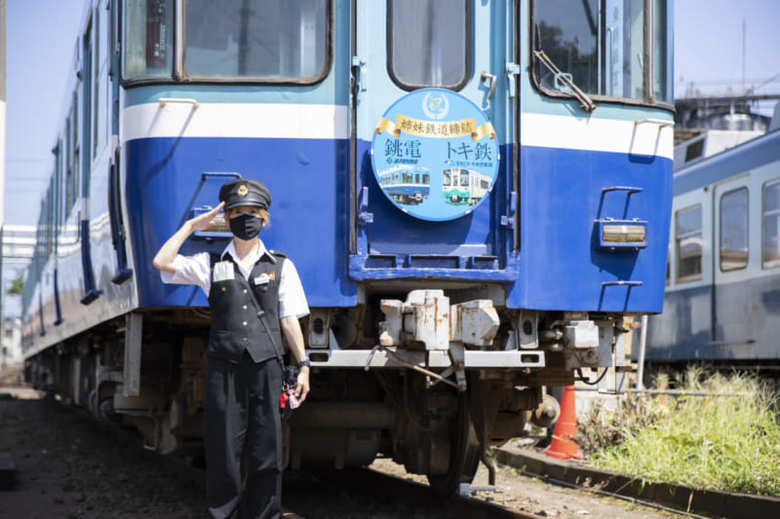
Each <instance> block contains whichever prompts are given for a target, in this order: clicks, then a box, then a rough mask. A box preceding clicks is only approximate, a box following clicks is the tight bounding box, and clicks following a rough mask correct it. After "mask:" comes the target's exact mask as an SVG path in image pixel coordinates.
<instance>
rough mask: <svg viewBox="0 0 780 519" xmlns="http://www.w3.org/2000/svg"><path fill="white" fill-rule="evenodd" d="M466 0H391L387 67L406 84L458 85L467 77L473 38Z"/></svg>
mask: <svg viewBox="0 0 780 519" xmlns="http://www.w3.org/2000/svg"><path fill="white" fill-rule="evenodd" d="M470 3H471V2H467V1H466V0H390V1H389V2H388V13H389V15H388V27H387V32H388V35H389V36H390V44H389V46H388V47H389V48H388V59H387V67H388V70H389V71H390V75H391V77H392V78H393V80H394V81H395V82H396V83H397V84H399V85H400V86H401V87H403V88H407V89H409V88H415V87H426V86H435V87H448V88H455V89H457V88H458V86H459V85H462V84H463V83H464V82H465V81H466V79H467V77H468V62H469V57H468V53H469V46H470V41H471V32H470V27H471V21H470V16H469V15H470V6H469V4H470Z"/></svg>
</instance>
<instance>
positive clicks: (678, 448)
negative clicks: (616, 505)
mask: <svg viewBox="0 0 780 519" xmlns="http://www.w3.org/2000/svg"><path fill="white" fill-rule="evenodd" d="M674 381H676V382H677V383H678V384H679V388H680V389H682V390H684V391H701V392H707V393H713V394H718V393H720V394H721V395H723V394H737V395H739V396H703V397H698V396H681V397H676V396H669V395H654V396H651V395H631V396H629V397H627V398H626V399H625V401H624V403H623V404H622V405H621V406H620V407H619V409H618V410H617V411H614V412H611V411H607V410H605V409H604V408H598V407H597V408H594V410H593V411H591V412H590V413H589V414H588V415H587V416H586V417H585V418H584V419H583V420H581V421H580V428H579V431H578V442H579V443H580V446H581V448H582V449H583V451H584V452H585V453H586V454H589V461H590V462H591V463H592V464H593V465H595V466H597V467H599V468H603V469H606V470H612V471H616V472H621V473H624V474H628V475H632V476H636V477H638V478H642V479H646V480H651V481H662V482H668V483H678V484H683V485H687V486H692V487H697V488H708V489H715V490H727V491H732V492H744V493H753V494H766V495H780V470H778V469H777V467H778V466H780V424H779V423H778V417H777V414H776V411H777V409H776V407H775V405H774V396H773V395H772V394H771V393H770V392H769V390H768V389H767V388H766V387H765V386H764V385H762V383H761V382H760V381H759V380H758V379H757V378H756V377H754V376H749V375H745V374H740V373H734V374H731V375H729V376H724V375H721V374H718V373H711V372H707V371H704V370H702V369H701V368H690V369H688V370H687V371H686V372H685V373H684V374H683V375H682V376H680V377H670V376H668V375H662V376H659V377H657V378H656V380H655V382H654V386H655V387H659V388H667V387H668V386H669V384H670V382H674Z"/></svg>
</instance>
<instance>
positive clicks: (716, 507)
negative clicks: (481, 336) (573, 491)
mask: <svg viewBox="0 0 780 519" xmlns="http://www.w3.org/2000/svg"><path fill="white" fill-rule="evenodd" d="M493 454H494V455H495V458H496V461H497V462H498V463H501V464H503V465H508V466H510V467H513V468H516V469H519V470H522V471H524V472H529V473H533V474H536V475H538V476H540V477H542V478H545V477H546V478H550V479H554V480H560V481H564V482H566V483H571V484H576V485H585V486H590V487H597V488H599V489H600V490H604V491H607V492H612V493H615V494H619V495H621V496H626V497H633V498H637V499H642V500H646V501H651V502H654V503H658V504H662V505H665V506H669V507H672V508H676V509H678V510H682V511H686V510H687V511H689V512H692V513H695V514H702V515H709V516H714V517H728V518H730V519H754V518H766V517H780V498H777V497H768V496H754V495H749V494H737V493H733V492H718V491H714V490H699V489H694V488H690V487H685V486H682V485H674V484H667V483H651V482H643V481H641V480H637V479H632V478H630V477H628V476H624V475H622V474H617V473H614V472H606V471H601V470H597V469H594V468H591V467H585V466H582V465H579V464H577V463H573V462H567V461H563V460H557V459H555V458H550V457H548V456H545V455H544V454H543V453H538V452H534V451H529V450H525V449H523V450H521V449H517V448H515V447H501V448H498V449H494V450H493Z"/></svg>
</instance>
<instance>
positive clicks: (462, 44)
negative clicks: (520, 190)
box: [350, 0, 514, 279]
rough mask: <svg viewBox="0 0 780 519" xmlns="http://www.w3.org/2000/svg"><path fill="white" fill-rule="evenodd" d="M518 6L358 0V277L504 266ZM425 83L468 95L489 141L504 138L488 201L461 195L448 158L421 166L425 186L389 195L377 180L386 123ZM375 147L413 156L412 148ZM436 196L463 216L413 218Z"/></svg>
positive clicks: (354, 238) (354, 259) (354, 263)
mask: <svg viewBox="0 0 780 519" xmlns="http://www.w3.org/2000/svg"><path fill="white" fill-rule="evenodd" d="M512 6H513V3H512V2H497V1H490V2H474V1H472V0H446V1H444V0H425V1H420V0H383V1H381V2H380V1H376V0H353V1H352V2H351V11H352V12H351V20H352V55H353V57H352V70H353V84H352V150H351V151H352V164H351V166H352V175H353V176H352V179H351V193H352V204H353V205H352V215H351V216H352V218H351V221H352V226H351V230H350V252H351V254H352V256H351V261H350V275H351V277H352V278H353V279H372V278H371V276H372V273H371V272H372V270H375V271H377V272H378V271H379V270H381V271H382V273H377V274H376V275H377V276H382V277H388V276H390V277H395V275H396V274H397V276H398V277H412V276H415V274H414V272H413V271H414V270H415V269H416V268H417V267H423V268H426V269H431V268H436V269H439V271H438V272H437V274H436V275H437V277H448V276H453V277H457V276H462V277H468V276H469V274H466V273H464V270H465V269H470V268H476V269H492V270H493V271H494V272H495V271H499V270H501V269H504V268H505V266H506V246H505V243H506V242H505V240H506V233H505V232H504V231H505V230H506V228H503V227H501V220H502V218H501V216H502V215H504V214H506V206H507V205H508V199H509V196H508V191H509V190H508V189H507V174H506V170H505V167H506V160H503V155H504V154H505V153H504V152H505V150H506V148H507V146H506V144H505V143H506V142H511V139H510V135H509V129H510V128H512V126H511V125H512V122H513V119H512V118H511V117H512V113H513V112H511V111H510V109H509V106H510V104H511V103H510V99H509V94H508V89H507V87H506V83H507V79H506V76H505V74H504V70H505V68H506V66H507V65H506V64H507V62H510V61H513V59H512V58H511V57H508V56H513V50H512V49H513V45H514V42H513V38H512V37H507V35H511V34H512V30H511V27H508V24H511V23H512V20H514V13H512V12H509V11H511V9H512ZM422 88H444V89H447V90H449V91H452V92H457V93H459V94H461V95H462V96H464V97H465V98H467V99H468V101H469V102H470V103H472V104H473V105H474V107H475V108H474V109H475V110H477V111H478V112H479V113H480V114H481V113H484V114H485V115H486V116H487V120H488V121H489V123H490V124H492V127H493V128H495V135H496V136H495V137H492V138H497V139H498V141H497V142H498V146H497V149H498V150H499V151H498V154H500V155H502V157H500V158H501V159H502V160H498V159H499V157H495V159H496V163H497V164H499V166H498V173H497V174H496V177H495V183H494V184H493V185H491V186H490V190H489V191H490V192H489V193H488V194H487V196H486V197H485V199H483V200H481V203H479V204H475V203H474V200H472V199H470V198H469V196H468V195H462V194H461V192H465V191H469V190H470V186H469V185H468V184H466V185H465V186H464V187H461V186H454V185H453V179H455V178H457V177H458V175H457V174H456V173H454V171H457V169H456V167H450V166H447V165H446V163H445V162H444V161H442V163H440V164H439V165H438V166H437V167H436V168H435V170H434V168H432V169H430V170H427V171H423V174H424V176H423V177H421V178H424V179H425V180H426V181H427V182H428V184H426V185H425V186H408V185H401V186H394V187H395V189H394V190H393V191H391V190H390V189H387V188H385V189H383V186H380V184H379V182H378V180H377V178H375V173H374V170H373V166H372V157H371V153H372V152H371V149H372V139H373V137H374V134H375V132H376V133H379V130H378V124H379V123H380V119H382V118H383V114H385V113H386V111H387V110H388V109H389V107H390V106H391V105H392V104H393V103H395V102H396V101H398V100H399V99H400V98H402V97H403V96H405V95H406V94H409V93H410V92H414V91H416V90H418V89H422ZM415 106H416V105H415ZM422 111H423V112H425V108H423V109H422ZM426 113H427V112H426ZM393 120H394V121H396V120H397V119H393ZM472 135H473V134H472ZM404 149H405V152H404V151H403V150H404ZM373 152H374V153H378V154H386V153H393V152H396V153H407V154H413V153H414V151H413V147H406V148H403V149H402V150H401V151H399V150H388V149H386V148H383V149H375V150H374V151H373ZM453 153H462V154H468V153H471V155H469V156H459V157H450V158H452V159H455V158H459V159H468V160H471V161H473V160H474V159H475V157H476V155H474V154H475V153H476V149H475V148H471V149H470V148H469V147H467V146H464V147H463V148H462V149H459V151H458V152H455V151H453ZM401 162H402V161H401ZM458 165H459V164H454V166H458ZM462 167H466V166H462ZM390 169H397V168H390ZM401 169H403V168H401ZM377 173H382V174H385V172H377ZM386 173H390V170H389V169H388V170H387V172H386ZM401 177H402V178H403V177H404V176H403V175H401ZM412 178H416V177H414V175H412ZM401 184H405V183H404V182H401ZM448 184H449V185H448ZM456 187H457V189H456ZM414 189H416V190H417V191H415V192H412V191H413V190H414ZM404 190H406V191H404ZM433 197H438V199H440V200H439V202H438V203H440V204H441V205H442V207H443V206H444V204H445V203H446V204H449V205H448V207H450V208H453V207H455V208H457V210H458V211H460V213H458V215H457V216H456V217H451V218H447V219H438V220H437V219H436V218H424V217H418V216H416V215H415V214H414V213H415V209H416V208H418V207H419V206H420V204H421V200H422V201H426V202H427V201H428V199H432V198H433ZM505 223H506V221H505ZM509 226H511V224H509V225H507V227H509ZM510 239H511V237H510ZM388 271H390V272H388Z"/></svg>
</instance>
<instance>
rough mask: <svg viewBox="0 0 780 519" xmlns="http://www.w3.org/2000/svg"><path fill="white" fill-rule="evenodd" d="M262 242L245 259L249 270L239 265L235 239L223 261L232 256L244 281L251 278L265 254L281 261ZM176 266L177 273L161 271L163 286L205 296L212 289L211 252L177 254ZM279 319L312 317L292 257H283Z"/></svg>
mask: <svg viewBox="0 0 780 519" xmlns="http://www.w3.org/2000/svg"><path fill="white" fill-rule="evenodd" d="M258 241H259V242H260V243H259V245H258V247H257V248H256V249H255V250H254V251H253V252H251V253H249V256H248V257H247V258H246V259H247V261H245V262H244V264H245V265H249V269H245V268H244V266H243V265H242V264H241V262H239V259H238V254H237V253H236V248H235V246H234V245H233V240H230V243H229V244H228V246H227V247H225V250H224V251H222V255H221V257H222V258H224V257H225V254H230V255H231V256H232V257H233V260H234V261H235V262H236V265H238V270H239V272H241V275H242V276H244V279H248V278H249V275H250V273H251V272H252V269H253V268H254V266H255V263H257V260H259V259H260V258H261V257H262V256H263V254H269V255H271V257H272V258H273V259H274V261H279V258H277V257H276V256H273V255H272V254H271V253H270V252H268V250H267V249H266V248H265V245H264V244H263V242H262V240H260V239H259V238H258ZM173 267H174V269H176V272H173V273H171V272H166V271H164V270H161V271H160V278H161V279H162V282H163V283H173V284H177V285H198V286H199V287H200V288H201V289H202V290H203V292H204V293H205V294H206V297H208V295H209V291H210V290H211V256H210V255H209V253H208V252H199V253H198V254H194V255H192V256H182V255H181V254H177V255H176V259H175V260H174V261H173ZM279 278H280V279H279V318H280V319H282V318H284V317H287V316H290V315H294V316H296V317H297V318H298V319H300V318H301V317H303V316H305V315H308V314H309V305H308V303H307V302H306V294H304V292H303V285H301V278H300V277H298V271H297V270H296V269H295V265H293V262H292V261H291V260H290V259H289V258H284V259H283V263H282V272H281V275H280V276H279Z"/></svg>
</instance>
